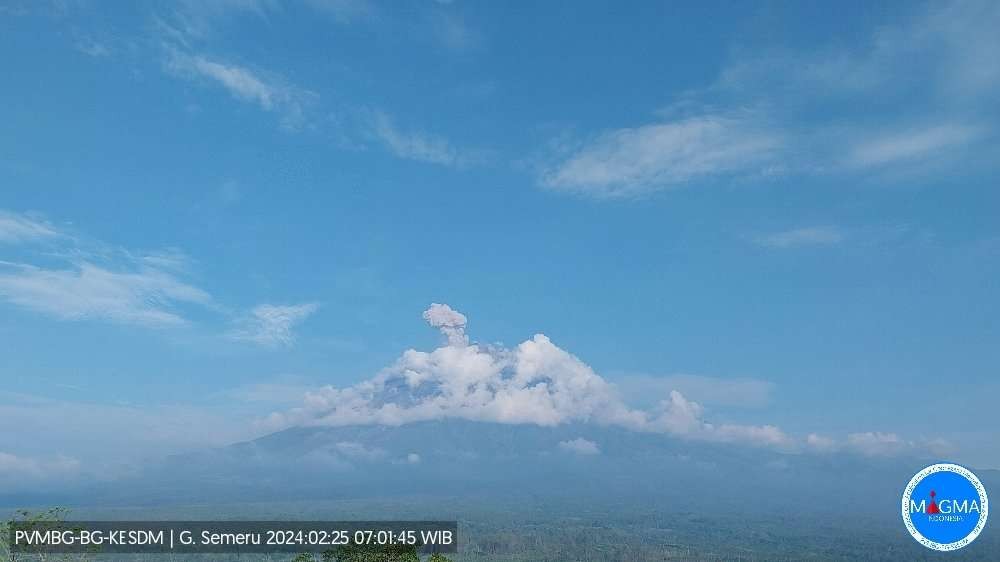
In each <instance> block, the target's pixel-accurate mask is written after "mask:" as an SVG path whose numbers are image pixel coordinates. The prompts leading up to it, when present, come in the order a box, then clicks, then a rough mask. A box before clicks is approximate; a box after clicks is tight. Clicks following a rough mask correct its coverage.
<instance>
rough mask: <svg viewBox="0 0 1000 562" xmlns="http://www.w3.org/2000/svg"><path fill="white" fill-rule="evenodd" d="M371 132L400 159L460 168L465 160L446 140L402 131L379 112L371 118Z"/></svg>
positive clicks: (425, 134) (385, 115)
mask: <svg viewBox="0 0 1000 562" xmlns="http://www.w3.org/2000/svg"><path fill="white" fill-rule="evenodd" d="M371 132H372V134H373V135H374V136H375V138H376V139H378V140H379V141H380V142H381V143H382V144H383V145H384V146H385V147H386V148H388V149H389V151H391V152H392V153H393V154H395V155H396V156H398V157H400V158H404V159H407V160H416V161H418V162H429V163H431V164H441V165H445V166H460V165H463V164H464V163H465V160H464V159H463V158H462V157H461V156H460V155H459V153H458V150H456V149H455V147H453V146H452V145H451V143H449V142H448V141H447V140H446V139H444V138H441V137H438V136H435V135H431V134H427V133H420V132H415V131H402V130H400V129H398V128H397V127H396V125H395V124H394V123H393V121H392V119H391V118H390V117H389V116H388V115H387V114H385V113H383V112H381V111H376V112H375V113H374V114H373V116H372V123H371Z"/></svg>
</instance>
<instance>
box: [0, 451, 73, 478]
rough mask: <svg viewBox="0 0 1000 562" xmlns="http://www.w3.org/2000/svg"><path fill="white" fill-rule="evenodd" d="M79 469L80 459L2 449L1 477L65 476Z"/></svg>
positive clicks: (0, 456)
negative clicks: (16, 453) (14, 453)
mask: <svg viewBox="0 0 1000 562" xmlns="http://www.w3.org/2000/svg"><path fill="white" fill-rule="evenodd" d="M79 469H80V461H78V460H77V459H74V458H72V457H67V456H62V455H60V456H56V457H53V458H36V457H24V456H18V455H12V454H10V453H5V452H3V451H0V479H5V478H8V477H14V478H25V477H27V478H32V479H34V478H63V477H66V476H70V475H73V474H76V473H77V472H78V471H79Z"/></svg>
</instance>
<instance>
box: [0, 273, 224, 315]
mask: <svg viewBox="0 0 1000 562" xmlns="http://www.w3.org/2000/svg"><path fill="white" fill-rule="evenodd" d="M0 298H2V299H4V300H7V301H8V302H10V303H13V304H15V305H18V306H21V307H24V308H28V309H31V310H35V311H38V312H42V313H44V314H48V315H50V316H54V317H56V318H59V319H63V320H81V319H85V318H99V319H105V320H111V321H114V322H120V323H124V324H140V325H149V326H157V325H171V324H181V323H183V322H184V320H183V318H182V317H181V316H180V315H179V314H178V313H177V312H176V311H175V309H174V305H176V304H179V303H189V304H190V303H193V304H199V305H208V304H210V303H211V301H212V299H211V297H210V296H209V295H208V293H206V292H205V291H203V290H201V289H199V288H197V287H194V286H192V285H189V284H187V283H185V282H183V281H181V280H180V279H178V278H177V277H176V276H175V275H174V274H172V273H171V272H168V271H164V270H162V269H158V268H155V267H150V266H142V265H139V266H133V267H132V268H131V269H129V270H124V271H114V270H110V269H105V268H103V267H100V266H97V265H94V264H92V263H87V262H81V263H78V264H72V265H70V266H69V267H67V268H63V269H47V268H42V267H37V266H34V265H30V264H23V263H17V264H11V263H7V264H2V265H0Z"/></svg>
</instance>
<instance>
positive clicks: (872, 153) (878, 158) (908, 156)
mask: <svg viewBox="0 0 1000 562" xmlns="http://www.w3.org/2000/svg"><path fill="white" fill-rule="evenodd" d="M978 134H979V130H978V129H977V128H975V127H970V126H966V125H960V124H956V123H947V124H943V125H936V126H932V127H927V128H922V129H916V130H907V131H903V132H893V133H889V134H881V135H877V136H875V137H874V138H870V139H867V140H859V141H858V142H857V144H855V146H854V147H853V150H852V152H851V155H850V160H849V163H850V164H852V165H855V166H860V167H864V166H881V165H886V164H893V163H896V162H905V161H908V160H914V159H917V158H928V157H931V158H933V157H935V156H936V153H939V152H942V151H953V150H955V149H958V148H961V147H962V146H965V145H967V144H969V143H970V142H972V141H973V140H975V138H976V136H977V135H978Z"/></svg>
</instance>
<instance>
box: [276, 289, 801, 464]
mask: <svg viewBox="0 0 1000 562" xmlns="http://www.w3.org/2000/svg"><path fill="white" fill-rule="evenodd" d="M424 317H425V319H427V320H428V322H429V323H430V324H432V325H434V326H436V327H438V328H439V329H441V330H442V332H443V333H444V334H445V335H446V336H447V337H448V340H449V341H448V343H447V344H446V345H444V346H443V347H439V348H437V349H435V350H433V351H430V352H422V351H417V350H413V349H410V350H407V351H405V352H404V353H403V355H402V356H401V357H400V358H399V359H398V360H397V361H396V363H395V364H393V365H392V366H390V367H388V368H386V369H384V370H382V371H381V372H380V373H379V374H377V375H376V376H375V377H374V378H372V379H370V380H366V381H364V382H361V383H359V384H357V385H355V386H352V387H348V388H342V389H339V388H334V387H332V386H327V387H324V388H321V389H319V390H317V391H315V392H310V393H308V394H307V396H306V399H305V403H304V404H303V406H302V407H299V408H295V409H293V410H291V411H288V412H284V413H275V414H272V416H271V417H270V418H268V420H266V422H265V424H266V425H267V426H269V427H273V428H279V427H287V426H290V425H332V426H343V425H353V424H382V425H390V426H391V425H402V424H406V423H411V422H417V421H425V420H437V419H445V418H459V419H467V420H475V421H489V422H498V423H510V424H536V425H541V426H555V425H559V424H563V423H570V422H582V423H596V424H600V425H613V426H619V427H624V428H627V429H630V430H634V431H643V432H658V433H668V434H672V435H676V436H679V437H683V438H689V439H699V440H711V441H721V442H741V443H752V444H760V445H769V446H781V447H784V446H786V445H788V444H789V442H790V440H789V439H788V438H787V437H786V436H785V435H784V434H783V433H782V432H781V430H779V429H778V428H776V427H773V426H759V427H757V426H742V425H733V424H725V425H714V424H712V423H709V422H707V421H705V420H704V419H703V409H702V407H701V405H699V404H697V403H695V402H692V401H689V400H687V399H686V398H685V397H684V396H683V395H681V394H680V393H679V392H677V391H672V392H671V393H670V394H669V398H668V399H667V400H665V401H663V402H662V403H661V404H660V407H659V408H658V409H656V410H653V411H645V410H637V409H632V408H629V407H628V406H626V405H625V403H624V402H623V401H622V400H621V398H620V397H619V396H618V394H617V391H616V389H615V387H614V385H612V384H610V383H608V382H606V381H605V380H604V379H603V378H602V377H600V376H599V375H597V374H596V373H595V372H594V371H593V370H592V369H591V368H590V367H589V366H587V365H586V364H585V363H583V362H582V361H580V360H579V359H578V358H576V357H575V356H573V355H572V354H570V353H568V352H566V351H565V350H563V349H561V348H559V347H558V346H556V345H555V344H553V343H552V341H551V340H549V338H547V337H546V336H544V335H542V334H537V335H535V336H534V337H533V338H531V339H529V340H526V341H524V342H522V343H520V344H519V345H518V346H516V347H515V348H513V349H508V348H505V347H499V346H485V345H481V344H476V343H472V344H470V343H469V342H468V338H467V336H466V335H465V332H464V328H465V325H466V319H465V316H464V315H462V314H461V313H459V312H457V311H455V310H453V309H451V308H450V307H447V306H446V305H439V304H435V305H434V306H432V307H431V308H429V309H428V310H427V311H426V312H425V314H424Z"/></svg>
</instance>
